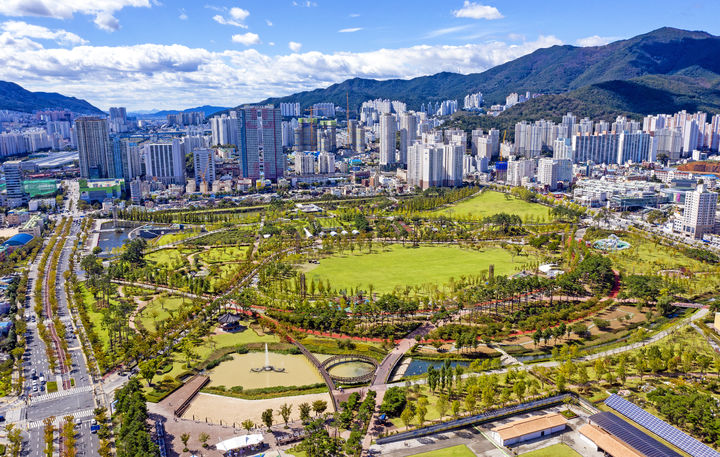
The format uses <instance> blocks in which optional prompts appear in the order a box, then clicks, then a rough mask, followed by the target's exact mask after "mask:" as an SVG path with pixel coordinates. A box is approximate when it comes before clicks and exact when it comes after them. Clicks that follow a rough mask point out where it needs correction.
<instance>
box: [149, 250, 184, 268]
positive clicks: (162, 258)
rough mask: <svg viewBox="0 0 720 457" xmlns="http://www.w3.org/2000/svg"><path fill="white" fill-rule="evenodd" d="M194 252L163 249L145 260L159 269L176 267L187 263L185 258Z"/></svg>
mask: <svg viewBox="0 0 720 457" xmlns="http://www.w3.org/2000/svg"><path fill="white" fill-rule="evenodd" d="M193 252H195V250H192V249H178V248H171V249H163V250H160V251H155V252H152V253H150V254H147V255H146V256H145V260H147V261H148V262H153V263H155V264H157V266H159V267H161V266H164V267H172V266H177V265H183V264H184V263H186V261H187V256H188V255H190V254H192V253H193Z"/></svg>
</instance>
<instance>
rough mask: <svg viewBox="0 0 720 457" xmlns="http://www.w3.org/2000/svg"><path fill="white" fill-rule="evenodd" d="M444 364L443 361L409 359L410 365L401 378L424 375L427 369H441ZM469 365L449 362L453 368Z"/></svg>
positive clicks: (467, 363) (461, 362) (464, 361)
mask: <svg viewBox="0 0 720 457" xmlns="http://www.w3.org/2000/svg"><path fill="white" fill-rule="evenodd" d="M444 364H445V361H444V360H426V359H415V358H413V359H411V360H410V363H409V364H408V365H407V368H406V369H405V373H404V374H403V377H407V376H417V375H420V374H425V373H427V371H428V368H430V367H433V368H438V369H439V368H442V366H443V365H444ZM469 365H470V362H468V361H466V360H451V361H450V366H451V367H453V368H455V367H457V366H461V367H467V366H469Z"/></svg>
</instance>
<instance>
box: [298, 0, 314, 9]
mask: <svg viewBox="0 0 720 457" xmlns="http://www.w3.org/2000/svg"><path fill="white" fill-rule="evenodd" d="M292 6H302V7H304V8H314V7H316V6H318V4H317V2H312V1H310V0H305V1H304V2H296V1H294V0H293V2H292Z"/></svg>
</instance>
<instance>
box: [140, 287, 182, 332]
mask: <svg viewBox="0 0 720 457" xmlns="http://www.w3.org/2000/svg"><path fill="white" fill-rule="evenodd" d="M183 303H184V304H186V305H189V304H190V303H191V300H190V299H189V298H183V297H182V296H164V295H159V296H157V297H155V298H153V299H152V301H151V302H150V304H148V306H146V307H145V308H144V309H143V310H142V311H141V312H140V314H138V316H137V320H138V321H139V322H140V323H142V325H143V326H144V327H145V328H146V329H148V331H151V332H154V331H156V327H155V322H158V321H162V320H165V319H167V318H168V317H170V313H174V312H175V311H177V310H178V309H180V307H181V306H183Z"/></svg>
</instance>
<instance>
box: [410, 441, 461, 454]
mask: <svg viewBox="0 0 720 457" xmlns="http://www.w3.org/2000/svg"><path fill="white" fill-rule="evenodd" d="M411 457H475V453H474V452H473V451H471V450H470V449H469V448H468V447H467V446H465V445H464V444H460V445H458V446H452V447H446V448H444V449H438V450H437V451H430V452H423V453H422V454H413V455H412V456H411Z"/></svg>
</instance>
